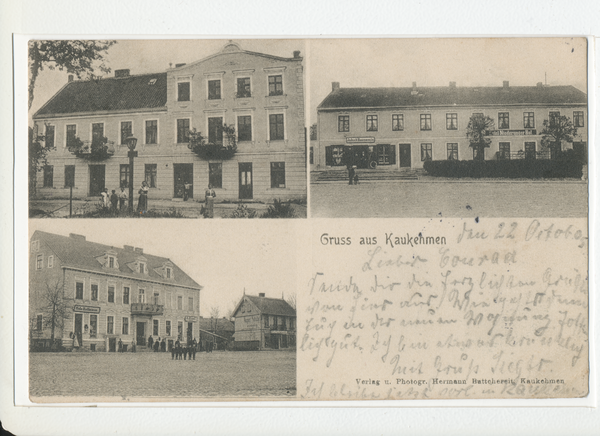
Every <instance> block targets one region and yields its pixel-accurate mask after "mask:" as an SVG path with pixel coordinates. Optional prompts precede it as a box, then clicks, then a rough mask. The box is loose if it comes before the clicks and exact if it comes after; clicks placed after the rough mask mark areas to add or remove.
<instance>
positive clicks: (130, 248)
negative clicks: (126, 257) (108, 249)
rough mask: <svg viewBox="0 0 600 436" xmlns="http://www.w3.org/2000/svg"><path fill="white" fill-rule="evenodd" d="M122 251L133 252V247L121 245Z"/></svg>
mask: <svg viewBox="0 0 600 436" xmlns="http://www.w3.org/2000/svg"><path fill="white" fill-rule="evenodd" d="M123 249H124V250H125V251H133V246H132V245H123Z"/></svg>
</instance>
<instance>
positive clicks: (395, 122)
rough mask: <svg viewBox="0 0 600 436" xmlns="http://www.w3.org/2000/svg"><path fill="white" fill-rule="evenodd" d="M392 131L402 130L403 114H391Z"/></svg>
mask: <svg viewBox="0 0 600 436" xmlns="http://www.w3.org/2000/svg"><path fill="white" fill-rule="evenodd" d="M392 130H393V131H394V132H399V131H401V130H404V115H403V114H393V115H392Z"/></svg>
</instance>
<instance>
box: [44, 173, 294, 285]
mask: <svg viewBox="0 0 600 436" xmlns="http://www.w3.org/2000/svg"><path fill="white" fill-rule="evenodd" d="M270 170H271V188H285V187H286V184H285V183H286V182H285V179H286V178H285V162H270ZM64 171H65V172H64V181H65V184H64V187H65V188H70V187H75V165H65V170H64ZM232 177H235V178H236V179H237V177H238V173H235V175H234V176H232ZM248 177H250V176H248ZM144 180H145V181H146V183H147V184H148V187H149V188H157V187H158V184H157V180H158V165H157V164H144ZM247 182H248V184H250V183H252V180H248V181H247ZM208 183H209V184H210V185H211V186H212V187H213V188H215V189H219V188H222V187H223V163H222V162H209V163H208ZM128 186H129V164H121V165H120V166H119V187H120V188H123V189H125V188H126V187H128ZM43 187H44V188H54V165H44V168H43ZM177 188H178V189H179V187H177ZM181 190H183V187H181ZM115 191H116V189H115ZM115 195H117V196H119V197H120V198H125V200H126V199H127V193H126V192H125V191H123V192H121V193H119V194H115ZM115 261H116V260H115V259H114V258H113V260H112V262H113V265H114V262H115ZM42 264H43V262H42ZM108 264H109V265H108V267H109V268H112V267H111V266H110V264H111V256H109V259H108ZM137 265H138V267H137V268H138V269H139V268H141V271H139V270H138V272H142V273H146V274H147V268H145V264H144V263H143V262H138V264H137ZM38 269H41V268H38ZM164 277H165V278H167V279H170V278H173V271H172V269H171V268H169V267H167V268H165V269H164Z"/></svg>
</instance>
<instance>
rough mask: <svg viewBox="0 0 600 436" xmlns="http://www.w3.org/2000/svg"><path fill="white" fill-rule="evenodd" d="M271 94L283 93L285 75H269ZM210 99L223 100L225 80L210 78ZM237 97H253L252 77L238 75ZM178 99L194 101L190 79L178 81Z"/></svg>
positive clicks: (208, 93) (208, 86)
mask: <svg viewBox="0 0 600 436" xmlns="http://www.w3.org/2000/svg"><path fill="white" fill-rule="evenodd" d="M267 86H268V89H269V96H277V95H283V75H281V74H277V75H270V76H267ZM206 92H207V98H208V100H221V99H222V98H223V80H222V79H209V80H207V81H206ZM235 96H236V98H250V97H252V79H251V77H238V78H237V79H236V93H235ZM176 100H177V101H182V102H185V101H192V82H191V81H189V80H185V81H184V80H178V81H177V98H176Z"/></svg>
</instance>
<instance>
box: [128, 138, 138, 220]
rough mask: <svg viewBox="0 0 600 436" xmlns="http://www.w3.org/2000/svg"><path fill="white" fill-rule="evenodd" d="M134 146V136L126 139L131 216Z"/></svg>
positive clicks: (131, 209)
mask: <svg viewBox="0 0 600 436" xmlns="http://www.w3.org/2000/svg"><path fill="white" fill-rule="evenodd" d="M136 144H137V138H135V137H134V136H130V137H128V138H127V148H129V152H128V153H127V156H128V157H129V213H131V214H133V158H134V157H137V155H138V152H137V151H135V146H136Z"/></svg>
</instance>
